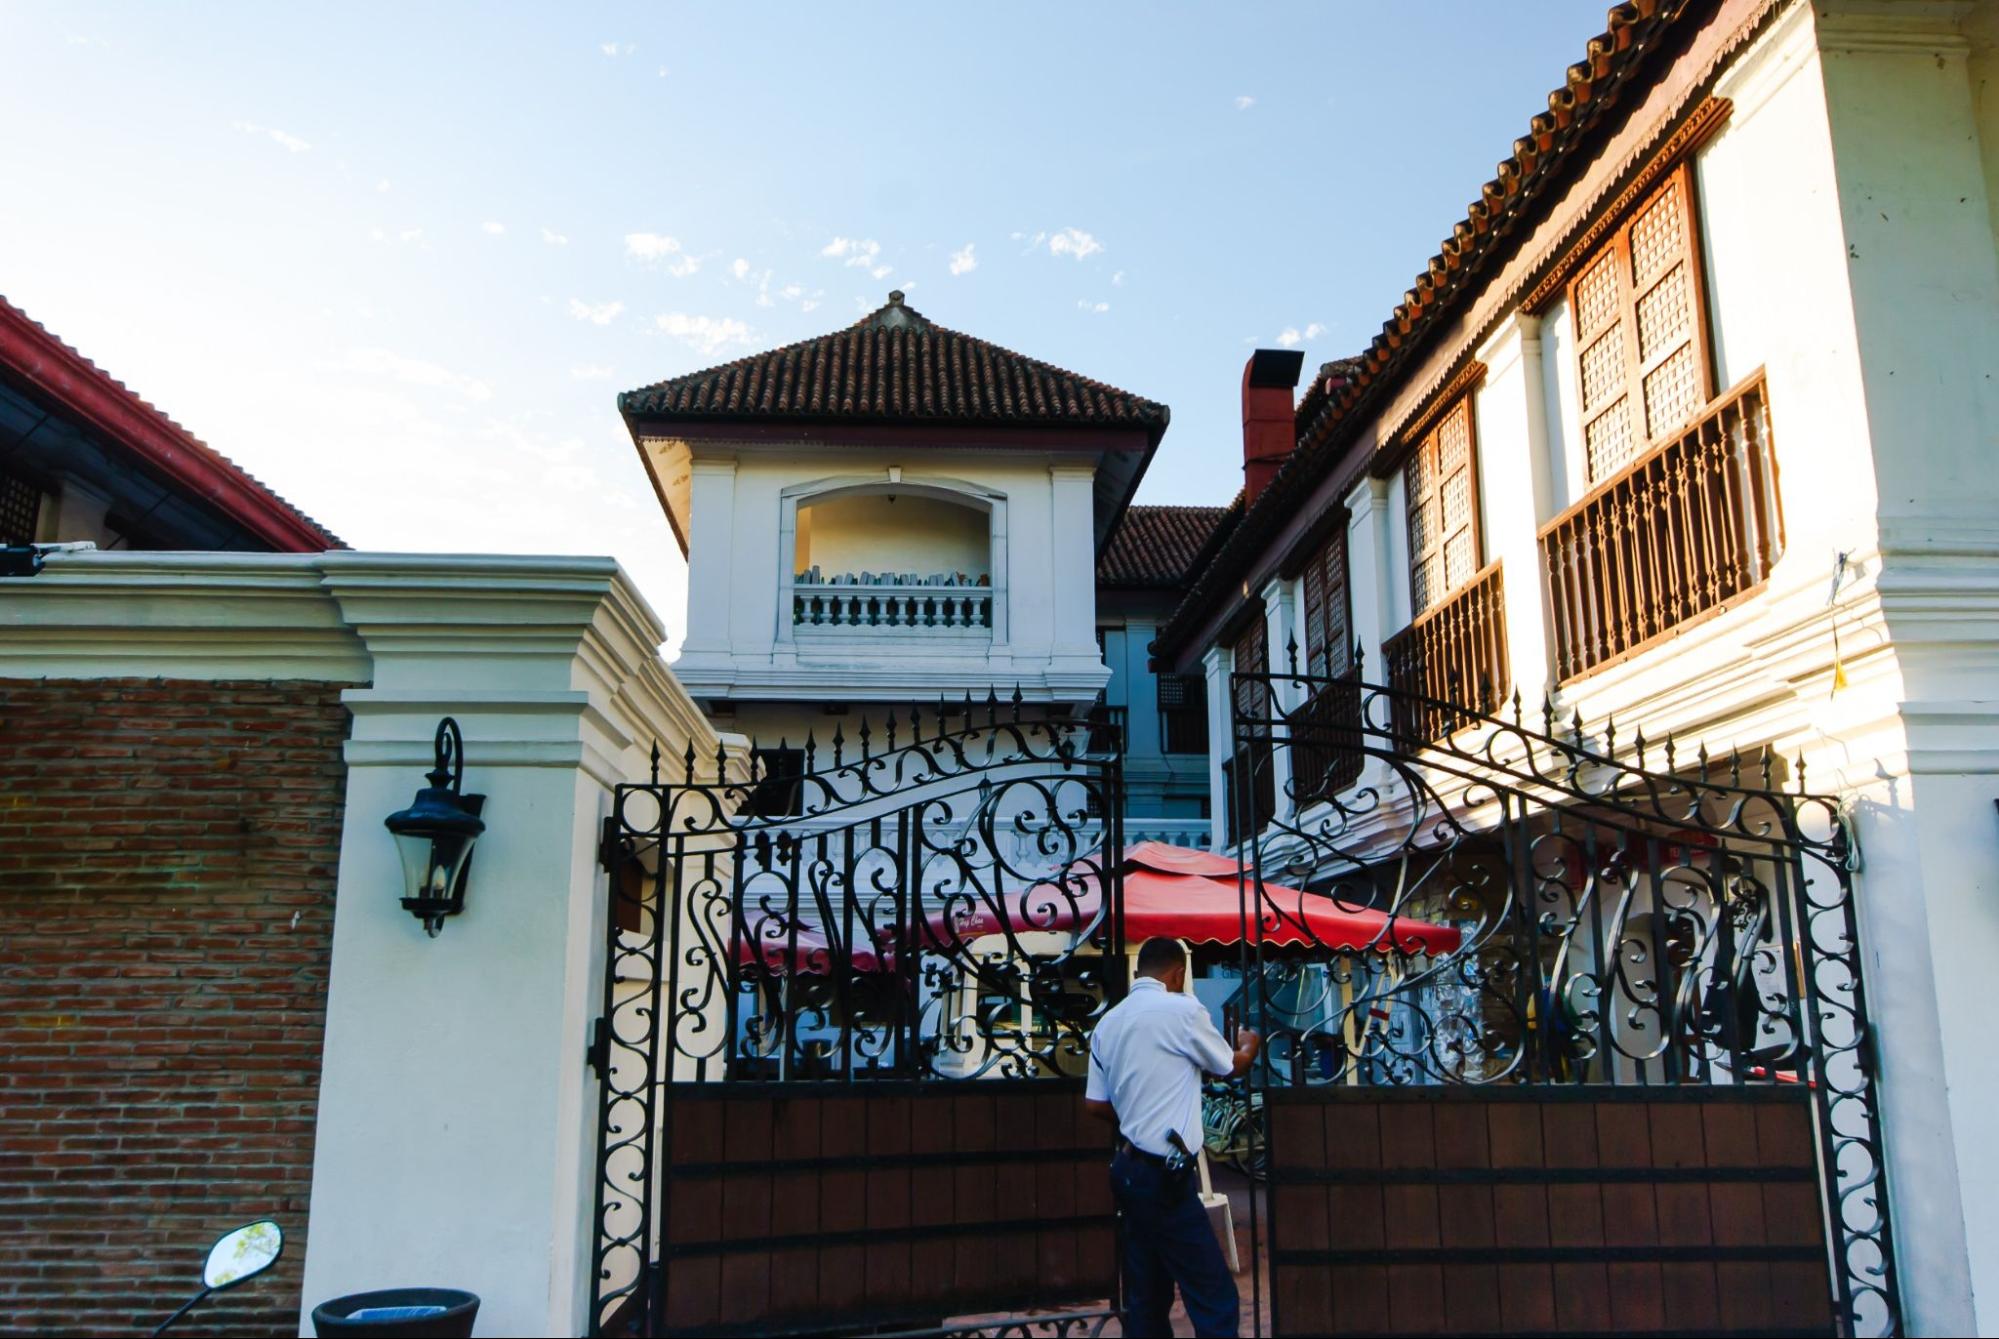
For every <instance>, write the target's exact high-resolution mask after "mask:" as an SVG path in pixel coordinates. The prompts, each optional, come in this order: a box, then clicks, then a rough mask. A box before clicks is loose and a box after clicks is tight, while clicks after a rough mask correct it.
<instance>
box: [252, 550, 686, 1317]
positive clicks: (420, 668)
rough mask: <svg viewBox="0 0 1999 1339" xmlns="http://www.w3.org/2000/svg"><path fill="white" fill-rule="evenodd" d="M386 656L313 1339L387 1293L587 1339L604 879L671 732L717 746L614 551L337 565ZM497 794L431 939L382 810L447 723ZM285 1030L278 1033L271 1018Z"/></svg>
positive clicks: (354, 850)
mask: <svg viewBox="0 0 1999 1339" xmlns="http://www.w3.org/2000/svg"><path fill="white" fill-rule="evenodd" d="M325 564H326V572H327V576H326V584H327V586H328V588H329V590H330V592H331V593H332V595H333V597H334V599H335V600H336V601H337V602H338V603H339V605H340V608H341V610H342V613H343V615H344V616H345V619H346V621H347V622H348V623H349V624H351V625H352V626H353V627H354V628H355V630H356V631H357V632H358V633H359V634H360V635H361V637H362V638H363V639H364V640H365V642H366V643H367V647H368V650H369V653H370V655H371V656H372V658H373V662H374V675H373V682H372V684H371V685H370V686H368V687H365V688H356V689H352V690H350V691H349V692H348V693H347V694H346V700H347V702H348V704H349V706H350V708H351V709H352V711H353V713H354V726H353V732H352V736H351V738H350V740H349V743H348V746H347V764H348V777H347V801H346V829H345V833H344V836H343V839H342V843H341V854H340V871H339V884H338V893H337V903H336V908H335V913H334V929H333V955H332V967H331V981H330V983H329V988H328V995H327V1009H326V1034H325V1036H326V1040H325V1057H324V1065H323V1069H322V1075H321V1085H320V1103H319V1117H318V1134H317V1142H316V1145H315V1149H314V1159H313V1183H312V1215H311V1222H310V1240H309V1242H308V1245H307V1253H306V1265H305V1288H304V1297H303V1306H302V1311H301V1315H300V1325H301V1332H302V1333H306V1334H310V1333H311V1332H312V1331H311V1319H310V1313H311V1309H312V1307H313V1306H314V1305H315V1304H317V1303H320V1302H323V1301H326V1300H328V1299H329V1298H332V1297H336V1296H339V1295H342V1294H345V1293H350V1292H360V1291H368V1290H372V1289H377V1288H391V1287H406V1286H430V1285H434V1286H440V1287H454V1288H464V1289H468V1290H469V1291H471V1292H474V1293H477V1294H478V1295H479V1296H480V1298H481V1303H482V1304H481V1308H480V1315H479V1332H480V1333H483V1334H523V1335H574V1334H580V1333H582V1332H583V1330H584V1329H585V1328H586V1299H587V1296H588V1294H589V1285H590V1271H591V1257H592V1252H593V1250H594V1247H595V1240H594V1228H593V1203H594V1195H595V1184H594V1182H595V1176H594V1159H595V1152H596V1115H597V1084H596V1080H595V1077H594V1076H593V1075H592V1074H591V1073H590V1071H589V1069H588V1067H587V1066H586V1064H585V1052H586V1043H587V1041H588V1037H589V1030H590V1024H591V1022H592V1020H594V1018H595V1017H596V1015H597V1013H598V1012H599V1011H600V1010H601V1007H602V999H603V971H604V966H603V964H604V959H605V947H604V941H605V934H606V928H607V927H606V923H605V920H606V915H607V911H608V906H607V896H606V892H605V876H604V875H603V873H602V872H601V871H600V870H599V869H598V867H597V842H598V832H599V827H600V824H601V821H602V819H603V817H604V816H605V815H606V814H607V813H608V812H609V803H610V791H611V787H612V786H614V785H615V784H616V783H617V782H618V781H620V780H626V779H635V778H638V777H641V776H642V775H643V774H644V769H645V758H646V755H647V754H648V753H649V751H650V749H651V747H652V744H653V742H654V740H655V738H657V739H658V742H659V744H660V746H661V748H662V750H664V751H666V752H667V753H668V754H669V755H672V756H678V755H679V754H680V752H681V751H682V750H683V749H684V748H685V747H686V745H687V743H688V741H689V739H690V738H691V739H692V740H693V742H694V745H695V747H696V749H697V750H701V751H704V752H706V753H707V754H708V755H710V756H712V754H713V751H714V748H715V737H714V736H713V734H712V733H710V732H709V730H708V727H707V726H706V724H705V723H704V722H703V720H702V718H701V716H700V714H699V712H698V711H697V710H696V709H695V708H694V706H693V704H692V703H691V702H690V701H688V699H687V698H686V695H685V694H684V693H682V692H680V690H679V687H678V685H677V684H676V683H675V682H674V681H673V679H672V677H671V676H670V675H669V674H668V673H667V672H666V670H665V669H664V667H663V666H661V665H660V664H659V662H658V660H657V658H656V649H657V647H658V644H659V642H660V640H661V637H662V628H661V626H660V624H659V622H658V620H657V619H656V618H655V617H654V616H653V614H652V612H651V611H650V610H649V609H647V608H646V607H645V605H644V604H643V602H642V601H640V600H639V599H638V597H637V596H636V595H634V594H633V592H632V591H631V589H630V587H629V586H628V585H627V584H626V581H625V578H624V577H623V575H622V574H621V573H620V572H619V571H618V570H617V567H616V564H614V563H612V562H611V561H610V560H608V559H567V558H565V559H435V558H424V559H408V558H398V557H382V556H377V555H367V554H354V555H329V556H328V557H327V558H326V560H325ZM446 715H449V716H453V717H455V718H457V720H458V722H459V725H460V726H461V728H462V729H463V731H464V736H465V790H466V791H467V792H468V793H473V792H477V793H482V794H484V795H485V796H486V797H487V798H486V807H485V812H484V817H485V820H486V832H485V835H484V836H482V837H481V838H480V839H479V843H478V846H477V847H476V848H475V850H474V854H473V858H472V866H471V870H470V873H469V876H468V879H467V885H466V886H467V896H466V902H465V910H464V912H463V913H462V914H460V915H458V916H454V917H451V918H450V919H448V920H446V921H445V923H444V926H443V930H442V932H441V933H440V934H439V935H438V937H437V938H435V939H431V938H428V937H426V936H425V934H424V931H423V927H422V925H421V924H420V923H419V922H418V921H417V920H416V918H415V917H413V916H411V915H410V914H409V913H408V912H405V911H404V910H403V909H402V908H401V906H400V905H399V902H398V898H399V895H400V894H399V889H400V885H401V878H402V875H401V869H400V865H399V862H398V860H397V856H396V852H395V849H394V843H393V841H392V840H391V838H390V837H389V835H388V833H387V832H386V831H384V830H383V827H382V819H383V818H385V817H386V816H387V815H388V814H390V813H391V812H393V811H395V810H398V809H401V808H404V807H406V806H407V805H408V804H409V802H410V798H411V796H412V795H413V794H414V793H415V791H416V789H417V788H418V787H419V786H421V785H423V784H424V781H423V778H422V774H423V773H424V772H425V771H426V770H427V769H428V768H429V767H430V765H431V738H432V734H433V732H434V730H435V728H436V725H437V720H438V718H439V717H440V716H446ZM278 1022H279V1020H272V1023H273V1025H276V1024H278Z"/></svg>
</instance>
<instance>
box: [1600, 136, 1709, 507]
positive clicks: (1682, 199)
mask: <svg viewBox="0 0 1999 1339" xmlns="http://www.w3.org/2000/svg"><path fill="white" fill-rule="evenodd" d="M1695 185H1696V183H1695V179H1694V164H1693V159H1692V158H1691V157H1690V156H1689V157H1682V158H1681V159H1680V161H1679V162H1677V163H1676V164H1674V165H1673V166H1672V167H1671V168H1669V169H1667V170H1666V171H1664V172H1662V173H1661V174H1660V175H1659V177H1658V179H1657V180H1656V181H1654V182H1652V183H1651V184H1650V185H1649V186H1648V187H1647V188H1646V190H1645V192H1644V194H1642V195H1641V196H1639V197H1638V198H1636V199H1635V200H1633V201H1632V202H1631V203H1630V204H1629V205H1628V206H1626V207H1625V208H1624V210H1623V211H1622V213H1621V214H1620V216H1619V217H1618V218H1617V220H1616V223H1615V224H1614V226H1612V227H1611V228H1610V229H1609V230H1608V232H1607V234H1606V235H1605V236H1604V237H1602V238H1601V239H1600V240H1598V241H1597V242H1596V243H1595V244H1594V245H1593V246H1592V247H1591V248H1590V249H1589V250H1587V251H1585V252H1583V253H1581V255H1580V256H1579V257H1578V258H1577V260H1576V261H1575V263H1574V265H1573V267H1572V268H1571V269H1570V272H1569V276H1568V280H1567V282H1566V284H1565V285H1564V287H1563V292H1564V294H1565V296H1566V299H1567V302H1568V318H1569V330H1570V333H1571V334H1572V336H1573V337H1574V340H1575V371H1574V382H1575V394H1576V413H1577V423H1576V445H1577V449H1579V450H1580V451H1581V452H1582V465H1583V478H1584V479H1585V480H1586V481H1587V485H1588V486H1589V487H1591V488H1594V487H1596V486H1597V485H1598V484H1601V483H1604V482H1605V481H1607V480H1609V479H1612V478H1615V477H1616V476H1617V475H1618V474H1619V473H1620V472H1621V471H1622V470H1624V469H1625V468H1627V467H1629V465H1630V464H1631V462H1633V461H1635V460H1637V459H1638V458H1639V457H1641V456H1643V455H1645V454H1646V453H1647V452H1648V451H1650V450H1651V449H1652V447H1654V446H1655V445H1657V444H1658V443H1659V442H1661V441H1664V440H1665V439H1666V438H1668V437H1671V436H1673V435H1674V434H1675V433H1677V432H1679V431H1680V430H1681V429H1683V428H1684V427H1685V426H1686V423H1687V422H1691V421H1693V419H1696V418H1698V417H1699V416H1700V413H1701V412H1702V411H1703V410H1705V409H1706V407H1707V406H1708V405H1710V404H1711V403H1713V401H1714V397H1715V386H1714V339H1713V334H1712V331H1711V330H1710V328H1709V324H1708V305H1707V268H1706V264H1705V261H1706V255H1705V252H1704V250H1703V248H1702V238H1701V229H1700V208H1699V202H1698V201H1697V199H1696V198H1695ZM1675 189H1677V190H1678V191H1679V212H1680V228H1681V236H1683V237H1684V238H1685V239H1686V244H1685V254H1684V256H1683V257H1682V260H1681V262H1680V263H1681V264H1683V265H1684V266H1685V267H1686V272H1687V305H1688V318H1689V322H1690V325H1691V334H1690V337H1689V338H1690V340H1691V342H1692V345H1693V359H1694V375H1695V377H1696V378H1697V379H1698V380H1697V383H1696V386H1695V392H1694V394H1695V401H1694V410H1693V412H1692V413H1690V414H1689V415H1688V418H1687V420H1686V421H1684V422H1681V423H1678V424H1673V425H1669V426H1667V427H1664V428H1662V429H1661V430H1660V431H1659V432H1657V433H1654V432H1653V431H1652V430H1651V427H1650V422H1649V419H1650V415H1649V413H1648V412H1647V408H1646V404H1645V378H1646V377H1647V376H1649V375H1650V374H1651V373H1652V372H1654V371H1656V370H1658V368H1659V367H1661V366H1662V365H1664V364H1665V362H1666V361H1667V360H1668V359H1670V358H1671V357H1673V355H1674V354H1675V353H1677V352H1678V351H1679V350H1680V348H1681V347H1682V346H1683V342H1676V343H1674V344H1673V345H1671V346H1670V347H1669V348H1667V349H1666V350H1665V351H1664V352H1658V353H1656V354H1655V356H1654V357H1652V358H1650V359H1648V358H1646V357H1645V355H1644V351H1643V349H1642V348H1641V347H1640V340H1639V329H1638V308H1639V305H1640V303H1641V302H1643V300H1644V299H1645V297H1646V296H1648V295H1649V294H1650V293H1652V292H1654V291H1656V290H1657V288H1658V286H1659V284H1660V283H1661V282H1663V280H1664V276H1665V275H1666V274H1667V273H1670V271H1671V267H1670V266H1668V267H1666V269H1664V270H1661V271H1660V273H1659V274H1657V275H1654V276H1653V277H1652V279H1651V281H1650V284H1649V286H1648V287H1647V288H1645V289H1643V290H1642V291H1641V290H1640V289H1639V287H1638V284H1637V282H1636V281H1635V279H1634V277H1633V274H1634V271H1633V266H1632V257H1631V230H1632V228H1633V226H1634V225H1636V223H1637V222H1638V220H1640V219H1641V218H1643V217H1645V215H1646V214H1647V212H1648V211H1650V209H1651V208H1652V206H1653V205H1654V204H1656V203H1657V202H1658V201H1659V200H1660V199H1661V198H1662V197H1664V196H1665V195H1667V194H1668V193H1669V192H1671V191H1673V190H1675ZM1604 264H1609V265H1611V266H1612V267H1613V268H1614V269H1615V271H1616V275H1617V302H1616V304H1615V316H1614V318H1613V319H1612V320H1609V321H1606V322H1604V323H1603V324H1601V325H1599V326H1596V327H1594V328H1592V329H1590V330H1585V329H1584V328H1583V323H1582V315H1583V312H1582V304H1581V302H1580V301H1579V300H1578V295H1579V290H1580V289H1581V287H1582V285H1583V283H1584V281H1585V280H1587V279H1588V278H1590V277H1591V276H1593V275H1594V274H1595V273H1596V271H1597V270H1598V268H1599V267H1600V266H1602V265H1604ZM1614 324H1616V325H1622V327H1623V329H1624V359H1623V372H1622V382H1621V384H1622V394H1623V397H1624V399H1625V402H1626V403H1625V414H1626V417H1627V420H1628V423H1629V431H1630V433H1631V446H1630V449H1629V451H1628V453H1627V454H1626V456H1625V459H1624V462H1623V463H1622V464H1620V465H1618V466H1617V468H1616V469H1612V470H1608V471H1606V472H1604V473H1602V474H1600V475H1599V474H1598V473H1597V472H1596V471H1595V469H1594V468H1593V467H1592V466H1593V462H1592V460H1591V456H1590V444H1589V428H1590V424H1591V423H1593V422H1595V421H1596V419H1597V418H1598V417H1600V416H1601V415H1602V414H1603V413H1604V412H1606V406H1607V405H1608V404H1612V403H1615V398H1616V397H1610V398H1609V399H1607V400H1606V401H1604V402H1603V403H1601V404H1599V405H1598V406H1597V407H1596V411H1595V413H1592V411H1591V408H1590V405H1589V402H1588V399H1587V396H1586V395H1585V393H1584V387H1583V362H1584V356H1585V354H1587V353H1588V351H1589V350H1590V349H1591V348H1592V347H1594V345H1595V343H1596V341H1597V340H1598V339H1599V338H1601V337H1602V335H1603V334H1604V333H1605V332H1607V331H1608V330H1609V329H1610V328H1611V326H1612V325H1614Z"/></svg>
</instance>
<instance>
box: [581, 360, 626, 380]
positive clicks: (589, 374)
mask: <svg viewBox="0 0 1999 1339" xmlns="http://www.w3.org/2000/svg"><path fill="white" fill-rule="evenodd" d="M615 371H617V369H616V368H614V367H604V366H602V365H600V364H597V363H583V364H580V365H578V366H576V367H572V368H570V369H569V377H570V380H572V381H608V380H610V378H611V374H612V373H613V372H615Z"/></svg>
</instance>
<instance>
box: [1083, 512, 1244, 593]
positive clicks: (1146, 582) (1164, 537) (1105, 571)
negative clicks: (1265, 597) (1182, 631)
mask: <svg viewBox="0 0 1999 1339" xmlns="http://www.w3.org/2000/svg"><path fill="white" fill-rule="evenodd" d="M1228 513H1229V508H1227V507H1148V506H1140V505H1136V504H1134V505H1133V506H1131V507H1129V508H1127V509H1126V511H1125V514H1124V519H1123V520H1121V521H1120V522H1118V528H1117V529H1115V530H1113V531H1111V537H1110V539H1109V540H1108V541H1107V542H1106V543H1105V544H1104V550H1103V552H1102V553H1100V554H1098V555H1097V585H1099V586H1109V587H1115V588H1121V589H1127V590H1130V589H1157V588H1166V589H1171V588H1173V587H1175V586H1178V585H1179V584H1180V583H1181V581H1182V579H1183V578H1184V577H1185V576H1186V575H1187V572H1188V570H1189V569H1190V568H1191V567H1193V565H1194V561H1195V559H1197V558H1198V557H1199V556H1200V554H1201V551H1202V550H1203V549H1204V548H1206V547H1207V545H1208V541H1209V539H1210V538H1211V537H1212V536H1213V535H1214V533H1215V527H1216V526H1218V525H1220V524H1221V522H1222V518H1223V517H1224V516H1226V515H1228Z"/></svg>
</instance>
